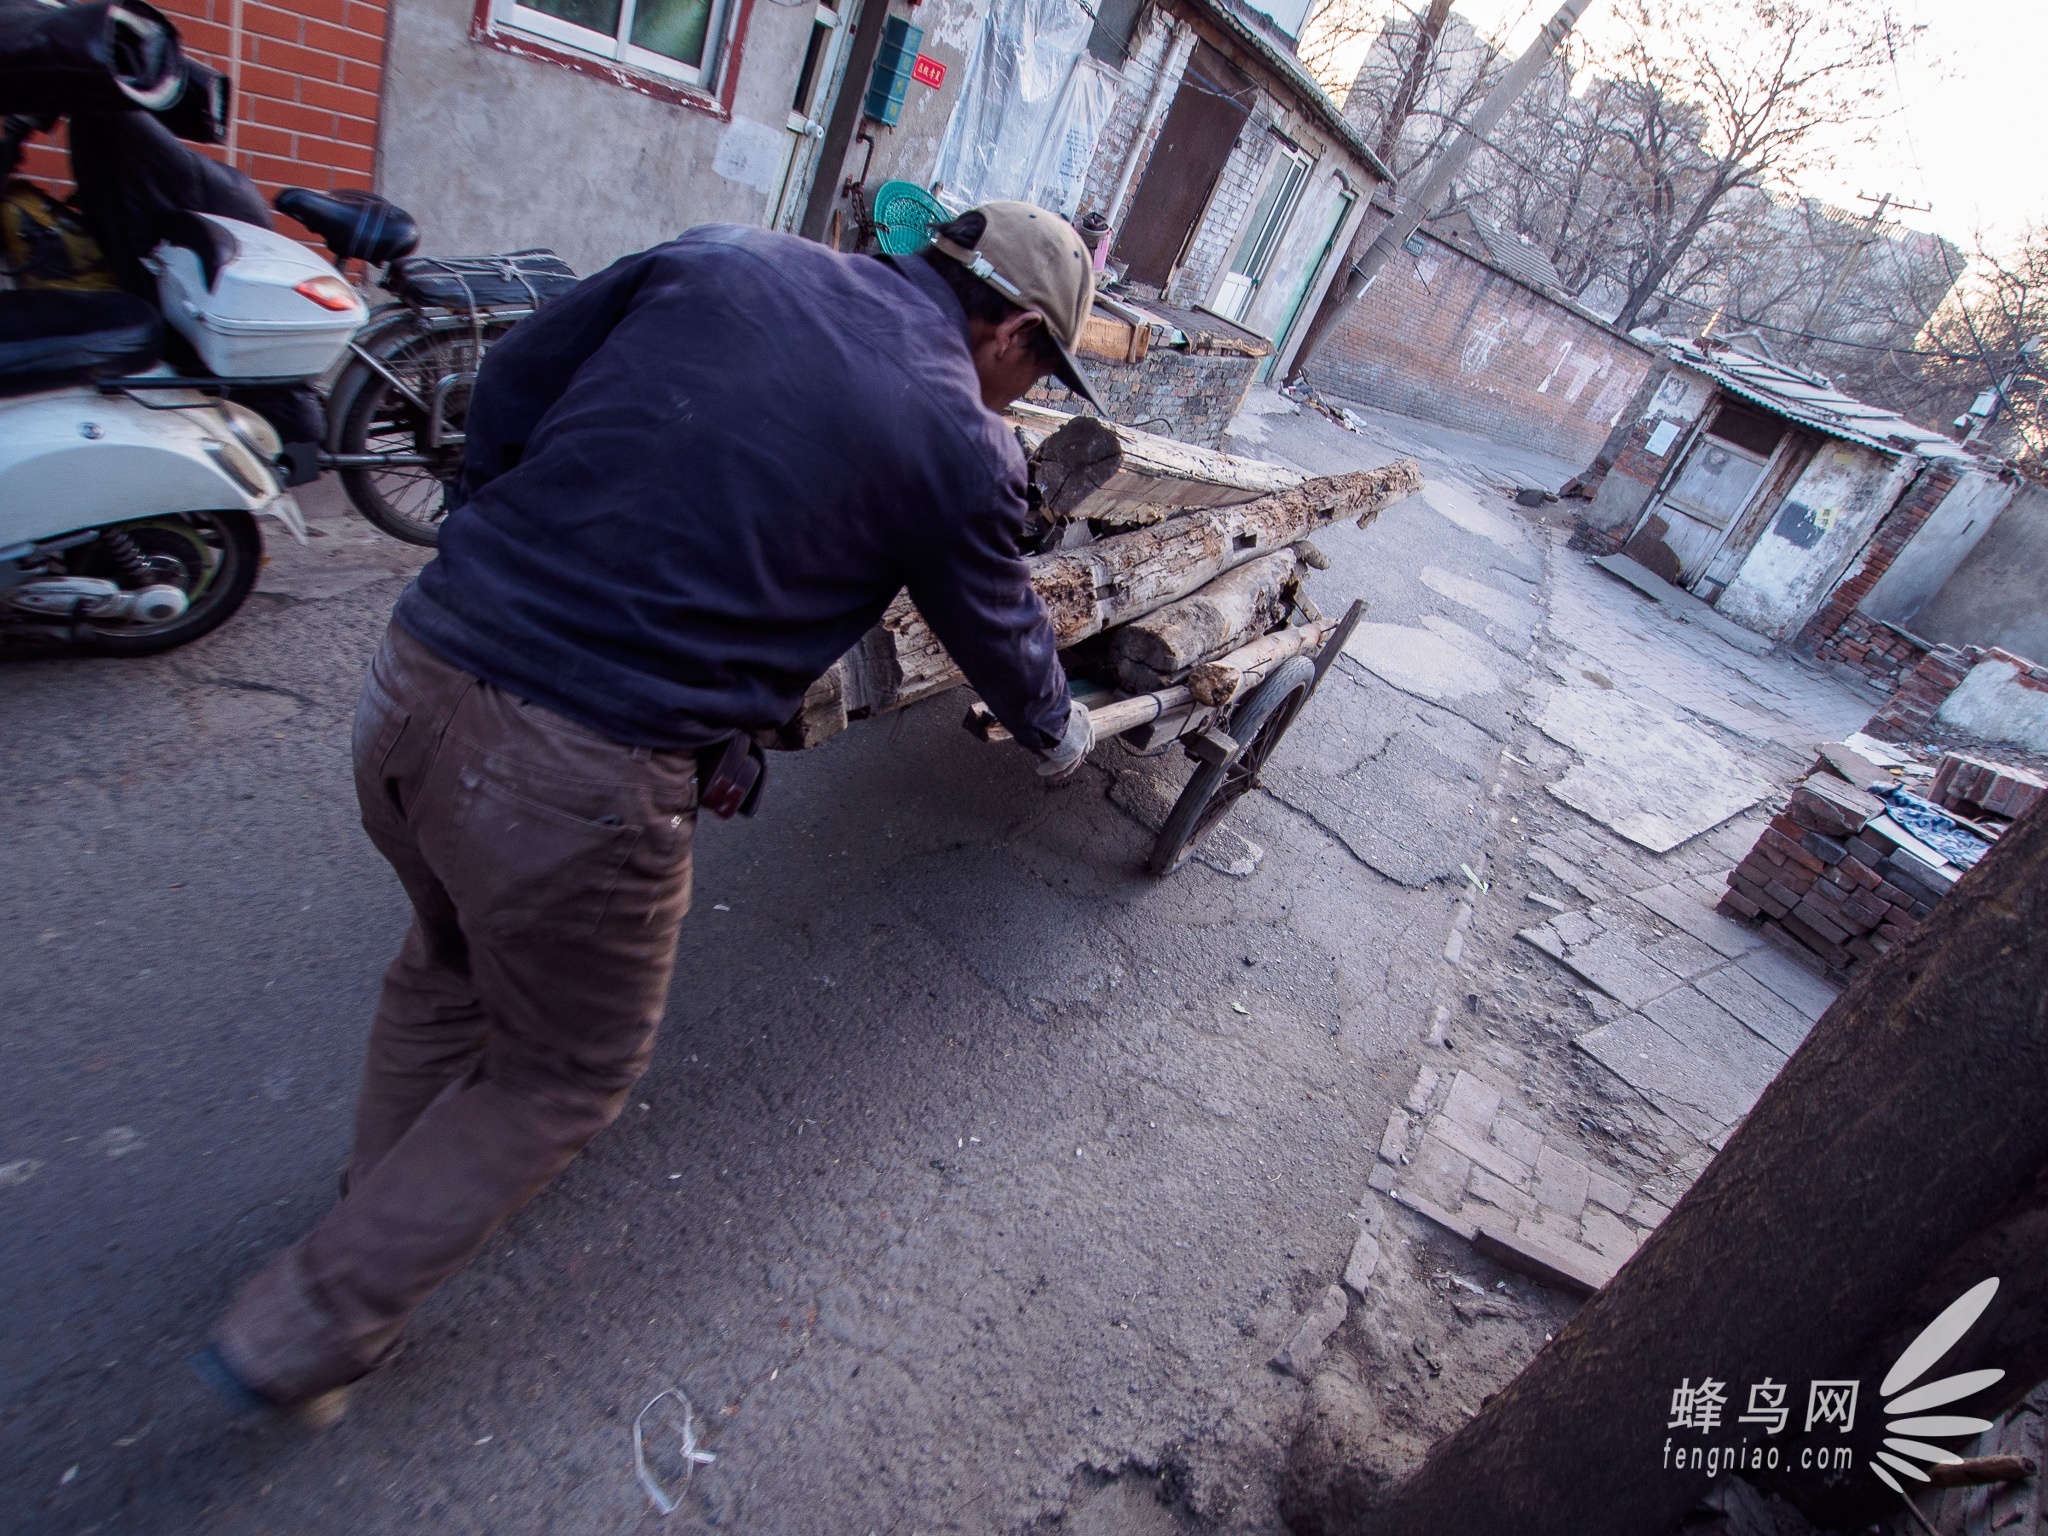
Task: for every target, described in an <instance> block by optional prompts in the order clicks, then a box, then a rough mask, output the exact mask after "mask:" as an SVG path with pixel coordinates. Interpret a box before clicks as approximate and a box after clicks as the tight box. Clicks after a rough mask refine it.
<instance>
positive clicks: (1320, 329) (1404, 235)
mask: <svg viewBox="0 0 2048 1536" xmlns="http://www.w3.org/2000/svg"><path fill="white" fill-rule="evenodd" d="M1591 3H1592V0H1565V3H1564V4H1563V5H1561V6H1559V7H1558V8H1557V14H1556V15H1555V16H1553V17H1551V18H1550V21H1549V23H1548V24H1547V25H1545V27H1544V28H1543V31H1542V32H1541V33H1540V34H1539V35H1538V36H1537V38H1536V40H1535V41H1534V42H1532V43H1530V44H1529V46H1528V47H1527V48H1526V49H1524V50H1523V52H1522V56H1521V57H1520V58H1519V59H1516V60H1515V62H1514V63H1513V64H1511V65H1509V66H1508V72H1507V73H1506V74H1504V75H1502V76H1501V77H1500V83H1499V84H1497V85H1495V86H1494V88H1493V89H1492V90H1491V91H1490V92H1488V93H1487V97H1486V100H1484V101H1483V102H1481V103H1480V104H1479V110H1478V111H1477V112H1475V113H1473V114H1472V117H1471V120H1470V121H1469V122H1467V123H1466V124H1465V125H1464V126H1463V127H1462V128H1460V129H1459V131H1458V136H1457V137H1456V138H1454V139H1453V140H1451V142H1450V144H1449V146H1448V147H1446V148H1445V150H1444V151H1443V153H1442V154H1440V155H1438V156H1437V157H1436V163H1435V164H1433V165H1432V166H1430V168H1429V174H1428V175H1427V176H1425V177H1424V178H1423V180H1422V185H1420V186H1419V187H1417V188H1416V189H1415V191H1414V193H1413V194H1412V195H1411V196H1409V197H1406V198H1403V199H1402V200H1401V202H1400V203H1399V205H1398V206H1397V207H1396V208H1395V211H1394V217H1393V220H1392V222H1390V223H1388V224H1387V225H1385V226H1384V227H1382V228H1381V229H1380V230H1378V231H1377V232H1376V233H1374V234H1371V235H1363V234H1362V235H1361V236H1360V237H1359V238H1358V239H1357V240H1356V241H1354V242H1353V243H1352V248H1351V253H1350V257H1349V270H1348V271H1347V272H1346V273H1345V274H1344V279H1343V281H1342V282H1341V283H1333V284H1331V285H1330V286H1331V291H1330V292H1329V293H1327V294H1325V295H1324V297H1323V302H1322V304H1321V305H1320V306H1319V307H1318V308H1317V310H1316V316H1315V319H1313V320H1311V321H1310V322H1309V327H1308V331H1307V333H1306V334H1305V335H1303V337H1302V340H1301V346H1300V347H1299V348H1298V349H1297V350H1296V351H1295V354H1294V365H1293V367H1291V368H1290V369H1289V370H1288V372H1287V378H1288V382H1289V383H1292V382H1293V381H1295V380H1296V379H1299V378H1300V377H1301V376H1302V374H1303V373H1304V372H1306V371H1307V369H1308V365H1309V361H1310V359H1311V358H1313V357H1314V356H1315V353H1316V349H1317V348H1318V347H1320V346H1321V345H1322V344H1323V340H1324V338H1325V337H1327V336H1328V335H1329V334H1330V332H1331V331H1332V330H1334V329H1335V328H1336V325H1337V322H1338V321H1340V320H1341V319H1343V318H1344V315H1345V313H1346V311H1348V310H1349V309H1350V308H1351V306H1352V305H1353V304H1356V303H1357V302H1358V300H1359V297H1360V296H1361V295H1362V294H1363V293H1364V292H1365V290H1366V289H1367V288H1368V287H1370V286H1371V284H1372V280H1373V279H1374V278H1375V277H1377V276H1378V275H1379V272H1380V268H1382V267H1384V266H1385V265H1386V264H1387V262H1388V260H1389V259H1390V258H1391V257H1392V256H1393V254H1394V252H1395V251H1396V250H1398V249H1399V248H1400V247H1401V245H1402V244H1403V243H1404V242H1406V241H1407V240H1408V239H1409V237H1410V236H1412V235H1413V234H1414V233H1415V231H1416V230H1418V229H1419V228H1421V227H1422V221H1423V220H1424V219H1426V218H1428V217H1429V216H1430V215H1431V214H1432V213H1434V212H1435V211H1436V205H1437V203H1438V202H1439V201H1440V200H1441V199H1442V197H1443V195H1444V192H1445V190H1446V189H1447V188H1448V187H1449V186H1450V184H1451V183H1452V182H1453V181H1454V180H1456V179H1457V176H1458V174H1459V173H1460V172H1461V171H1463V170H1464V169H1465V165H1466V163H1467V162H1468V161H1469V160H1471V158H1472V156H1473V154H1474V153H1475V152H1477V151H1478V149H1479V148H1480V146H1481V144H1482V143H1483V142H1484V140H1485V138H1486V136H1487V135H1488V134H1489V133H1491V132H1492V131H1493V126H1494V124H1495V123H1497V122H1499V121H1500V120H1501V117H1502V116H1503V115H1504V114H1505V113H1506V112H1507V109H1508V108H1509V107H1511V106H1513V105H1514V104H1515V102H1516V100H1517V99H1519V98H1520V96H1521V95H1522V93H1523V92H1524V91H1526V90H1528V88H1529V87H1530V86H1531V85H1533V84H1534V83H1535V81H1536V77H1537V76H1538V75H1540V74H1542V73H1543V71H1544V69H1545V67H1547V66H1548V65H1549V63H1550V58H1551V55H1552V54H1554V53H1556V52H1557V49H1558V45H1559V44H1560V43H1562V42H1563V41H1564V40H1565V37H1566V36H1567V34H1569V33H1570V32H1571V29H1572V28H1573V27H1574V26H1576V25H1577V24H1578V20H1579V15H1580V13H1581V12H1583V11H1584V10H1585V9H1586V7H1587V6H1588V5H1590V4H1591Z"/></svg>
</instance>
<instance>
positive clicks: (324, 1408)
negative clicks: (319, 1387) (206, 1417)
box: [190, 1344, 350, 1433]
mask: <svg viewBox="0 0 2048 1536" xmlns="http://www.w3.org/2000/svg"><path fill="white" fill-rule="evenodd" d="M190 1363H191V1366H192V1371H193V1374H194V1375H196V1376H198V1378H199V1380H200V1381H201V1382H202V1383H203V1384H204V1385H205V1387H206V1389H207V1390H208V1391H209V1392H211V1393H212V1394H213V1395H214V1397H215V1398H217V1399H218V1400H219V1401H220V1403H221V1405H222V1406H223V1407H225V1408H226V1409H227V1410H228V1413H229V1415H230V1416H231V1417H232V1418H234V1419H235V1420H236V1421H237V1422H240V1423H246V1422H250V1421H253V1420H257V1419H262V1418H268V1417H271V1416H273V1415H274V1416H279V1417H282V1418H286V1419H289V1420H291V1421H292V1422H293V1423H294V1424H296V1425H298V1426H299V1427H300V1428H301V1429H306V1430H312V1431H314V1432H315V1433H318V1432H319V1431H321V1430H327V1429H332V1428H333V1427H334V1426H335V1425H336V1424H338V1423H339V1422H341V1417H342V1415H343V1414H345V1413H346V1412H348V1395H349V1390H350V1389H349V1388H348V1387H345V1386H342V1387H333V1388H330V1389H329V1390H328V1391H325V1392H316V1393H314V1394H313V1395H312V1396H311V1397H302V1398H300V1399H299V1400H298V1401H297V1402H295V1403H274V1402H272V1401H271V1400H270V1399H269V1398H267V1397H265V1396H264V1395H263V1394H262V1393H260V1392H258V1391H257V1390H256V1389H255V1388H254V1387H252V1386H250V1385H249V1384H248V1383H247V1382H245V1381H243V1380H242V1378H241V1377H239V1376H237V1375H236V1374H235V1372H234V1368H233V1367H232V1366H230V1365H229V1364H228V1363H227V1361H226V1360H225V1359H224V1358H222V1356H221V1352H220V1350H219V1349H218V1348H217V1347H216V1346H214V1345H212V1344H209V1345H207V1346H206V1347H205V1348H204V1349H202V1350H200V1351H199V1352H198V1353H197V1354H195V1355H193V1356H192V1357H191V1361H190Z"/></svg>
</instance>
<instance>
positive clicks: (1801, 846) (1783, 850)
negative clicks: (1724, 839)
mask: <svg viewBox="0 0 2048 1536" xmlns="http://www.w3.org/2000/svg"><path fill="white" fill-rule="evenodd" d="M1884 810H1885V807H1884V802H1883V801H1881V800H1879V799H1877V798H1876V797H1875V796H1873V795H1867V794H1865V793H1864V792H1863V791H1862V790H1860V789H1856V788H1854V787H1853V786H1851V785H1849V784H1847V783H1845V782H1844V781H1842V780H1840V779H1837V778H1833V777H1830V776H1829V775H1826V774H1815V775H1813V776H1812V777H1811V778H1809V779H1808V780H1807V781H1806V782H1805V783H1804V784H1802V785H1800V786H1799V787H1798V788H1797V789H1795V790H1793V791H1792V800H1791V803H1790V804H1789V805H1787V806H1786V807H1785V809H1784V810H1783V811H1781V812H1779V813H1778V814H1777V815H1776V816H1773V817H1772V818H1771V823H1770V825H1769V826H1768V827H1766V828H1765V829H1764V832H1763V835H1762V836H1761V837H1759V838H1758V839H1757V842H1756V846H1755V847H1754V848H1752V849H1750V851H1749V856H1748V857H1747V858H1745V859H1744V860H1743V861H1742V863H1741V864H1739V865H1738V866H1737V867H1736V868H1735V869H1734V870H1733V871H1731V872H1730V873H1729V876H1728V891H1727V894H1726V895H1724V896H1723V897H1722V898H1721V908H1722V910H1723V911H1725V912H1728V913H1730V914H1731V915H1734V916H1738V917H1747V918H1762V919H1764V920H1765V921H1768V922H1774V923H1776V924H1778V925H1779V926H1780V927H1782V928H1783V929H1784V930H1785V932H1787V933H1789V934H1790V935H1792V937H1793V938H1795V939H1797V940H1798V941H1799V942H1800V943H1801V944H1803V945H1805V946H1806V947H1807V948H1808V949H1810V950H1812V951H1813V952H1814V953H1815V954H1817V955H1819V956H1820V957H1821V958H1822V959H1823V960H1825V961H1827V963H1828V964H1829V965H1830V966H1832V967H1834V968H1835V969H1837V970H1850V969H1853V968H1854V967H1855V966H1856V965H1857V964H1859V963H1862V962H1867V961H1871V960H1875V959H1876V958H1877V957H1878V956H1879V955H1881V954H1883V953H1885V951H1886V950H1888V949H1890V948H1891V946H1892V945H1894V944H1896V943H1898V942H1899V941H1900V940H1902V939H1904V938H1906V937H1908V936H1909V935H1910V934H1911V933H1912V931H1913V929H1914V927H1915V925H1916V924H1918V923H1919V921H1920V920H1921V919H1922V918H1924V917H1926V916H1927V914H1928V913H1929V912H1930V911H1932V910H1933V908H1934V904H1935V903H1936V902H1937V901H1939V900H1940V899H1941V898H1942V897H1943V896H1944V895H1946V894H1947V892H1948V888H1949V886H1950V885H1952V884H1953V883H1954V873H1953V871H1947V870H1943V869H1938V868H1936V867H1935V866H1933V865H1931V864H1929V863H1927V862H1926V861H1925V860H1923V859H1921V858H1919V857H1918V856H1916V855H1915V854H1913V853H1910V852H1908V851H1906V850H1905V849H1902V848H1901V847H1900V846H1899V845H1898V843H1897V842H1895V841H1894V840H1893V839H1892V838H1890V837H1888V836H1886V835H1885V832H1884V831H1883V829H1882V828H1880V827H1874V826H1872V825H1871V823H1872V822H1873V821H1875V820H1877V818H1879V817H1881V816H1883V814H1884Z"/></svg>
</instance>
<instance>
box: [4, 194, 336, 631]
mask: <svg viewBox="0 0 2048 1536" xmlns="http://www.w3.org/2000/svg"><path fill="white" fill-rule="evenodd" d="M191 219H192V226H191V234H190V235H189V236H188V237H185V238H184V239H183V240H182V241H181V243H179V244H175V245H174V244H171V243H169V242H166V243H165V244H163V245H160V246H159V247H158V248H157V250H156V253H155V256H154V258H153V261H152V263H151V265H152V266H153V268H154V269H155V271H156V273H157V276H158V282H159V292H160V297H161V302H162V315H163V317H165V318H168V319H169V320H170V322H171V323H172V325H174V326H176V327H177V329H178V330H179V331H180V332H181V333H182V334H183V335H184V336H185V337H186V339H187V340H189V341H190V342H191V343H192V345H193V346H194V348H195V349H197V350H198V352H199V353H200V355H201V357H202V358H204V359H205V361H206V364H207V366H208V367H209V368H210V369H212V370H213V371H214V372H215V373H217V374H220V375H224V376H229V377H237V378H275V379H279V380H287V381H288V380H296V379H303V378H306V377H309V376H317V375H318V374H320V373H322V372H324V371H325V370H326V369H327V368H328V367H329V366H330V365H331V364H333V363H334V362H335V361H336V360H338V359H339V357H340V356H341V353H342V351H343V349H344V348H345V347H347V345H348V343H349V339H350V337H351V336H353V335H354V334H355V332H356V331H357V330H358V329H359V328H360V327H361V326H362V324H363V321H364V320H365V318H366V313H365V309H364V306H363V303H362V300H361V299H360V298H359V297H357V295H356V292H355V290H354V289H352V288H351V287H350V286H349V285H348V284H347V283H346V282H344V281H343V280H342V279H341V277H340V276H338V275H337V274H336V273H335V271H334V269H333V268H332V267H330V266H328V265H327V264H326V263H325V262H323V261H321V260H320V259H319V258H318V257H317V256H315V255H313V254H312V253H311V252H310V251H308V250H306V249H305V248H304V247H303V246H301V245H299V244H298V243H297V242H295V241H293V240H290V239H287V238H286V237H284V236H283V235H278V234H274V233H272V232H271V231H268V230H264V229H258V228H256V227H255V226H254V225H250V224H242V223H238V222H236V221H234V220H231V219H223V218H216V217H214V216H212V215H209V214H194V215H192V216H191ZM161 336H162V332H161V325H160V320H159V317H158V314H157V312H156V311H155V310H154V309H152V308H151V306H150V305H149V304H148V303H147V302H145V301H143V300H141V299H137V298H134V297H133V296H131V295H128V294H122V293H74V292H61V291H49V290H36V291H14V292H0V635H24V634H26V635H34V636H41V637H43V638H47V639H54V640H58V641H62V642H66V643H69V644H71V645H73V646H83V647H86V648H90V649H95V650H99V651H103V652H109V653H116V654H125V655H142V654H147V653H150V652H154V651H163V650H168V649H170V648H171V647H172V646H177V645H183V644H184V643H185V642H187V641H189V640H195V639H197V638H198V637H199V636H201V635H203V634H205V633H207V632H208V631H209V630H211V629H213V628H214V627H215V626H216V625H218V624H220V623H221V622H222V621H224V620H225V619H226V618H227V617H228V616H229V615H230V614H232V613H233V612H234V611H235V610H236V609H237V608H239V607H240V606H241V604H242V601H243V599H244V598H246V597H247V596H248V595H249V590H250V588H251V587H252V586H254V585H255V581H256V574H257V569H258V567H259V566H260V565H261V564H262V560H263V542H262V538H261V536H260V535H259V534H258V532H257V525H256V519H257V518H258V517H271V518H275V519H276V520H277V521H279V522H281V523H282V524H284V526H285V527H286V528H288V529H289V530H290V531H291V533H292V534H293V536H294V537H296V538H298V539H299V540H300V541H301V542H304V540H305V538H306V525H305V522H304V519H303V518H302V517H301V516H300V514H299V510H298V507H297V506H296V505H295V504H294V503H293V501H292V499H291V496H290V495H289V494H288V492H287V491H286V489H285V484H284V478H285V477H284V472H283V471H282V470H281V469H280V468H279V467H278V458H279V454H280V452H281V451H282V448H283V444H282V443H281V442H280V441H279V439H278V435H277V432H276V431H275V429H273V428H272V427H271V425H270V424H269V423H268V422H266V421H265V420H264V419H263V418H262V417H261V416H259V415H257V414H256V412H254V411H253V410H250V409H249V408H248V407H246V406H243V405H238V404H236V403H234V402H233V401H229V400H225V399H222V398H220V397H219V395H218V394H217V393H216V392H214V391H211V390H208V389H206V388H205V387H204V386H205V383H206V381H205V380H203V379H190V378H181V377H180V376H178V375H176V374H174V373H172V372H171V370H170V369H168V368H167V367H165V366H163V365H162V364H161V363H160V362H159V361H158V356H157V354H158V350H159V342H160V341H161Z"/></svg>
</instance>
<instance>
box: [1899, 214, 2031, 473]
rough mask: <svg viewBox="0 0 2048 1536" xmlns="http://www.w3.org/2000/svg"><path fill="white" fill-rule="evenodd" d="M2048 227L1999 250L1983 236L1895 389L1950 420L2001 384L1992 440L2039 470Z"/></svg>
mask: <svg viewBox="0 0 2048 1536" xmlns="http://www.w3.org/2000/svg"><path fill="white" fill-rule="evenodd" d="M2044 337H2048V227H2043V226H2042V225H2040V224H2035V225H2032V226H2030V227H2029V228H2028V229H2027V230H2026V232H2025V233H2024V234H2023V235H2022V236H2021V238H2020V239H2019V240H2018V242H2017V243H2015V244H2014V245H2012V246H2010V247H2007V248H2004V249H1992V248H1989V247H1988V246H1987V244H1986V242H1985V241H1984V240H1983V239H1982V237H1979V239H1978V241H1977V250H1976V253H1975V257H1974V259H1973V260H1972V261H1971V263H1970V271H1969V273H1968V275H1967V276H1965V277H1964V278H1963V280H1962V282H1961V283H1959V284H1958V285H1957V287H1956V290H1955V292H1954V293H1952V294H1951V295H1950V296H1949V300H1948V302H1947V303H1945V304H1944V305H1943V306H1942V307H1941V309H1940V310H1938V311H1937V312H1936V313H1935V316H1934V318H1933V320H1932V321H1930V322H1929V324H1928V326H1927V328H1926V330H1924V331H1923V332H1922V333H1921V335H1920V337H1919V338H1918V345H1917V346H1916V347H1915V348H1914V349H1913V350H1912V351H1910V352H1907V351H1901V352H1899V353H1897V354H1896V355H1895V356H1894V357H1893V358H1892V359H1890V361H1891V362H1892V363H1893V365H1894V377H1893V379H1892V381H1891V385H1890V387H1891V389H1892V390H1893V392H1895V393H1896V394H1897V395H1899V396H1901V397H1904V398H1906V399H1907V400H1909V401H1910V402H1911V404H1910V406H1908V407H1904V408H1905V409H1907V413H1908V414H1909V415H1912V416H1913V417H1914V418H1915V419H1916V420H1918V421H1920V422H1922V423H1923V424H1924V425H1928V426H1939V427H1944V428H1945V427H1947V426H1948V425H1949V424H1950V422H1951V421H1952V420H1953V419H1954V418H1955V417H1957V416H1959V415H1961V414H1962V413H1963V412H1964V411H1966V410H1968V409H1969V407H1970V405H1971V403H1972V402H1973V401H1974V400H1975V399H1976V397H1977V396H1979V395H1980V394H1982V393H1983V392H1985V391H1987V390H1992V391H1996V393H1997V397H1998V404H1997V413H1996V415H1995V416H1994V417H1993V418H1992V421H1991V424H1990V426H1989V427H1988V428H1987V429H1986V431H1985V434H1984V438H1983V440H1984V441H1985V442H1986V443H1987V444H1988V446H1990V447H1992V448H1993V449H1994V450H1996V451H1998V452H2000V453H2002V454H2004V455H2006V456H2007V457H2009V458H2011V459H2014V460H2015V461H2017V462H2018V463H2019V464H2020V465H2021V467H2022V468H2025V469H2027V470H2029V471H2030V472H2032V473H2034V474H2036V475H2048V403H2044V400H2043V390H2044V388H2048V355H2043V354H2044V351H2048V348H2044V346H2043V345H2040V343H2041V342H2042V338H2044Z"/></svg>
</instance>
